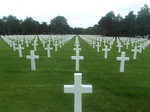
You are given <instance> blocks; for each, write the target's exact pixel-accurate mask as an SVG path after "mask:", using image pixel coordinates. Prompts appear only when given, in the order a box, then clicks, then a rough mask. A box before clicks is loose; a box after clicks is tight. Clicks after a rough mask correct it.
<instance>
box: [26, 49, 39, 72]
mask: <svg viewBox="0 0 150 112" xmlns="http://www.w3.org/2000/svg"><path fill="white" fill-rule="evenodd" d="M26 58H27V59H30V60H31V71H35V70H36V64H35V59H39V56H37V55H35V54H34V50H30V55H28V56H26Z"/></svg>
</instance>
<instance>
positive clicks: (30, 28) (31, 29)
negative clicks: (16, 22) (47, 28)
mask: <svg viewBox="0 0 150 112" xmlns="http://www.w3.org/2000/svg"><path fill="white" fill-rule="evenodd" d="M21 26H22V33H23V34H39V31H40V30H39V28H40V24H39V22H38V21H35V20H34V19H32V18H31V17H27V18H26V19H25V20H24V21H23V22H22V24H21Z"/></svg>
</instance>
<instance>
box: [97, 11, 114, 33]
mask: <svg viewBox="0 0 150 112" xmlns="http://www.w3.org/2000/svg"><path fill="white" fill-rule="evenodd" d="M98 24H99V27H100V29H101V34H103V35H114V33H115V32H114V25H115V14H114V12H113V11H111V12H108V13H107V14H106V15H105V16H104V17H102V19H101V20H100V21H99V22H98Z"/></svg>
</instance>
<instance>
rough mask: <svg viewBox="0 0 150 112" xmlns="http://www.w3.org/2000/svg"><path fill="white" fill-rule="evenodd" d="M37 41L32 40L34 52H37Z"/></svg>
mask: <svg viewBox="0 0 150 112" xmlns="http://www.w3.org/2000/svg"><path fill="white" fill-rule="evenodd" d="M37 45H38V44H37V41H36V40H34V43H33V47H34V51H37Z"/></svg>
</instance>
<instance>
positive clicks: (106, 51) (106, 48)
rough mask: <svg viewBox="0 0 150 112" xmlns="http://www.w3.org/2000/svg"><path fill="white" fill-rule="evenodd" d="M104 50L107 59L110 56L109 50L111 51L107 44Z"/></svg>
mask: <svg viewBox="0 0 150 112" xmlns="http://www.w3.org/2000/svg"><path fill="white" fill-rule="evenodd" d="M102 51H104V52H105V53H104V58H105V59H107V57H108V52H109V51H110V49H109V48H108V46H105V48H104V49H102Z"/></svg>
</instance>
